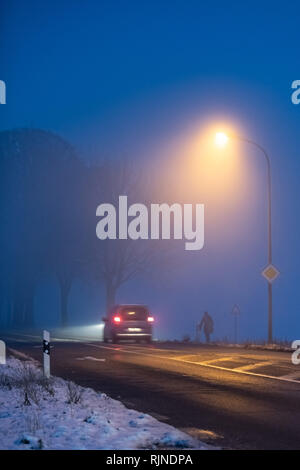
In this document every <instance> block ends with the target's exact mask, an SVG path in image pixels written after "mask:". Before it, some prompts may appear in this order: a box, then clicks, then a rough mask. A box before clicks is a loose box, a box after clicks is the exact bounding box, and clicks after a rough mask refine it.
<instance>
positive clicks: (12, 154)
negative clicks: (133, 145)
mask: <svg viewBox="0 0 300 470" xmlns="http://www.w3.org/2000/svg"><path fill="white" fill-rule="evenodd" d="M131 170H132V169H131V168H129V167H128V165H126V164H121V163H120V162H114V163H111V162H109V163H108V162H104V163H102V164H99V165H87V164H86V163H85V162H84V160H83V159H81V158H80V156H79V155H78V154H77V152H76V150H75V149H74V148H73V146H72V145H70V144H69V143H68V142H66V141H65V140H64V139H62V138H61V137H60V136H58V135H56V134H54V133H51V132H48V131H44V130H39V129H13V130H8V131H2V132H0V192H1V197H0V217H1V233H0V253H1V271H0V294H1V304H0V323H1V324H2V326H6V327H14V328H25V327H32V326H34V297H35V293H36V289H37V284H38V282H39V280H40V279H41V278H42V277H43V276H44V275H54V276H55V277H56V279H57V282H58V285H59V289H60V321H61V325H62V326H67V325H68V324H69V323H70V315H69V312H68V299H69V294H70V290H71V287H72V283H73V282H74V280H75V279H77V278H82V279H85V280H98V281H99V282H101V283H103V285H104V287H105V292H106V305H107V307H109V306H110V305H112V304H113V303H114V302H115V297H116V292H117V290H118V288H119V287H120V286H121V285H122V284H123V283H124V282H127V281H128V280H129V279H131V278H132V277H134V276H137V275H138V273H140V272H141V271H142V270H145V268H146V269H149V267H150V266H152V265H153V264H154V263H155V262H156V261H157V260H158V259H160V260H161V259H162V258H161V251H160V249H158V246H159V245H158V244H156V247H155V248H153V245H152V244H151V243H148V244H147V246H146V245H145V244H143V243H139V242H132V241H131V240H120V241H118V242H117V243H114V241H112V240H105V241H99V240H98V239H97V237H96V234H95V228H96V223H97V218H96V207H97V206H98V204H99V203H101V202H112V203H116V201H117V198H118V196H119V194H127V195H129V196H130V195H132V197H136V198H137V197H138V196H137V195H138V193H140V194H141V186H142V185H141V179H140V178H136V179H135V178H134V177H133V172H132V171H131ZM143 189H145V188H143Z"/></svg>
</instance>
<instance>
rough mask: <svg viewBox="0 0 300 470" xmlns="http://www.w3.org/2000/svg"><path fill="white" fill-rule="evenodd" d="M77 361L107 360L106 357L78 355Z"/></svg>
mask: <svg viewBox="0 0 300 470" xmlns="http://www.w3.org/2000/svg"><path fill="white" fill-rule="evenodd" d="M76 361H98V362H105V361H106V359H102V358H98V357H93V356H85V357H76Z"/></svg>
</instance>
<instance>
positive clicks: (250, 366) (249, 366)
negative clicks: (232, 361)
mask: <svg viewBox="0 0 300 470" xmlns="http://www.w3.org/2000/svg"><path fill="white" fill-rule="evenodd" d="M272 364H274V362H272V361H261V362H255V363H253V364H247V365H245V366H238V367H235V368H234V369H238V370H252V369H258V368H259V367H264V366H271V365H272ZM299 373H300V371H299Z"/></svg>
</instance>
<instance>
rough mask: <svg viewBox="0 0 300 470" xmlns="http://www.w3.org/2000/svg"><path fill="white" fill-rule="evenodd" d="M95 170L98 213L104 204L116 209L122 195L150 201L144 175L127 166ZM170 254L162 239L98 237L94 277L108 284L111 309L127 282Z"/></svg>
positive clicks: (106, 164)
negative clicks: (99, 207)
mask: <svg viewBox="0 0 300 470" xmlns="http://www.w3.org/2000/svg"><path fill="white" fill-rule="evenodd" d="M91 171H92V177H93V178H96V179H97V178H98V183H99V185H98V188H99V190H98V191H96V198H95V203H94V210H96V207H97V206H98V204H100V203H103V202H106V203H111V204H114V205H115V207H116V206H117V205H118V200H119V196H120V195H126V196H127V197H128V200H129V201H130V200H131V201H133V202H137V201H139V202H146V200H147V197H149V194H147V190H146V186H147V185H146V183H145V178H144V177H143V175H141V174H139V175H138V176H137V175H136V173H135V172H134V171H133V169H132V167H131V166H130V165H129V164H127V163H125V164H124V163H123V164H120V163H119V162H116V163H114V164H112V163H105V164H104V165H103V166H101V167H99V168H98V169H95V168H93V169H91ZM92 186H93V187H94V188H95V187H97V186H96V185H95V184H93V185H92ZM94 230H95V228H94ZM93 233H94V234H95V231H94V232H93ZM167 252H168V251H167V250H166V244H164V246H162V244H161V242H160V241H159V240H155V241H152V240H131V239H125V240H123V239H121V240H120V239H118V240H109V239H106V240H99V239H97V238H96V236H95V235H94V243H93V254H92V256H93V264H94V274H95V277H96V278H97V279H99V280H100V281H101V282H103V283H104V286H105V293H106V308H107V310H109V309H110V307H111V306H113V305H114V304H115V303H116V295H117V291H118V289H119V288H120V287H121V286H122V285H123V284H124V283H126V282H128V281H129V280H131V279H133V278H136V277H137V276H140V275H141V274H142V273H144V274H145V273H147V272H148V273H149V272H150V271H151V270H153V269H155V267H157V266H159V265H161V264H162V263H163V259H164V257H165V256H166V255H167Z"/></svg>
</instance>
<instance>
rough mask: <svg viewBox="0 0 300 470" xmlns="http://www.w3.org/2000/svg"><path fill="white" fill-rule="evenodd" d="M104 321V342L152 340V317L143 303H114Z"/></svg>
mask: <svg viewBox="0 0 300 470" xmlns="http://www.w3.org/2000/svg"><path fill="white" fill-rule="evenodd" d="M104 321H105V326H104V342H107V341H109V340H111V341H112V342H113V343H117V342H118V341H120V340H132V339H133V340H135V341H147V342H148V343H150V342H151V340H152V323H153V321H154V319H153V317H152V315H151V314H150V312H149V309H148V307H146V306H145V305H115V306H114V307H113V308H112V309H111V311H110V312H109V315H108V316H107V317H106V318H105V319H104Z"/></svg>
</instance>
